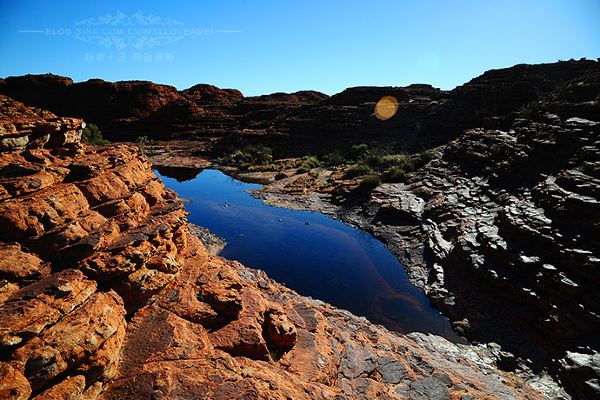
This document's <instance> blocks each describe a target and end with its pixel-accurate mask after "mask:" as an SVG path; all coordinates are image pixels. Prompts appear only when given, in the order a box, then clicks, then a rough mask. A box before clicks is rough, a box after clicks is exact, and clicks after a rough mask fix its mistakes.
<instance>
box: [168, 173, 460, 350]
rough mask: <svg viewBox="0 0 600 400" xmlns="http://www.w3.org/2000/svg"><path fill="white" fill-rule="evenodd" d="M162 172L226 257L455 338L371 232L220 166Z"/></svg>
mask: <svg viewBox="0 0 600 400" xmlns="http://www.w3.org/2000/svg"><path fill="white" fill-rule="evenodd" d="M163 173H168V172H167V171H165V170H163ZM159 176H160V177H161V178H162V180H163V182H164V183H165V185H166V186H167V187H169V188H171V189H173V190H175V191H176V192H177V193H179V196H180V197H182V198H184V199H188V200H191V202H190V203H187V204H186V208H187V210H188V211H189V212H190V213H191V215H190V216H189V219H190V221H191V222H193V223H194V224H197V225H200V226H204V227H207V228H208V229H210V230H211V231H213V232H214V233H216V234H217V235H219V236H221V237H223V238H224V239H226V240H227V245H226V246H225V248H224V249H223V251H222V252H221V254H220V255H221V256H223V257H225V258H229V259H235V260H238V261H240V262H241V263H243V264H244V265H246V266H248V267H252V268H257V269H262V270H264V271H265V272H266V273H267V274H268V275H269V276H270V277H271V278H273V279H275V280H277V281H279V282H281V283H284V284H285V285H286V286H288V287H289V288H291V289H294V290H296V291H297V292H299V293H300V294H302V295H305V296H311V297H313V298H317V299H319V300H323V301H325V302H327V303H330V304H332V305H334V306H336V307H339V308H343V309H346V310H349V311H351V312H352V313H354V314H356V315H360V316H364V317H366V318H368V319H369V320H370V321H372V322H375V323H378V324H382V325H384V326H386V327H388V328H389V329H393V330H397V331H400V332H413V331H419V332H427V333H434V334H438V335H441V336H444V337H446V338H448V339H451V340H453V341H455V340H457V336H456V334H455V333H454V332H453V331H452V329H451V327H450V324H449V322H448V320H447V319H446V318H445V317H444V316H443V315H441V314H440V312H439V311H437V310H435V309H434V308H432V307H431V306H430V304H429V301H428V299H427V298H426V297H425V294H424V293H423V291H422V290H421V289H419V288H417V287H416V286H414V285H412V284H411V283H410V282H409V280H408V277H407V275H406V273H405V272H404V269H403V268H402V265H401V264H400V262H399V261H398V260H397V259H396V257H394V255H392V254H391V253H390V252H389V251H388V250H387V249H386V248H385V246H384V245H383V243H381V242H380V241H379V240H377V239H375V238H374V237H373V236H372V235H371V234H369V233H367V232H364V231H361V230H359V229H356V228H354V227H351V226H349V225H346V224H344V223H342V222H340V221H337V220H335V219H333V218H330V217H328V216H326V215H324V214H320V213H316V212H311V211H295V210H288V209H284V208H278V207H272V206H267V205H265V204H263V203H262V202H261V200H259V199H256V198H254V197H252V196H251V195H250V194H249V193H248V192H247V191H248V190H252V189H256V188H258V187H260V185H258V184H252V183H244V182H241V181H238V180H236V179H233V178H231V177H229V176H227V175H225V174H223V173H222V172H220V171H217V170H204V171H202V172H201V173H200V174H198V175H197V176H196V177H195V178H193V179H189V180H186V181H181V182H180V181H177V180H176V179H173V178H169V177H167V176H164V175H160V174H159ZM179 178H180V180H181V177H179ZM186 178H189V176H188V177H186Z"/></svg>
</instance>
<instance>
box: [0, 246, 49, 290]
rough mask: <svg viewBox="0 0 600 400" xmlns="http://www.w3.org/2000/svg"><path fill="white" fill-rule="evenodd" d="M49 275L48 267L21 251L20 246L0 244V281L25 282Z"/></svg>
mask: <svg viewBox="0 0 600 400" xmlns="http://www.w3.org/2000/svg"><path fill="white" fill-rule="evenodd" d="M49 274H50V265H48V264H46V263H44V262H42V260H40V259H39V258H38V257H36V256H34V255H33V254H30V253H26V252H24V251H22V250H21V245H19V244H18V243H17V244H3V243H0V279H2V278H4V279H8V280H11V281H13V282H15V281H17V282H27V281H32V280H38V279H41V278H44V277H46V276H48V275H49Z"/></svg>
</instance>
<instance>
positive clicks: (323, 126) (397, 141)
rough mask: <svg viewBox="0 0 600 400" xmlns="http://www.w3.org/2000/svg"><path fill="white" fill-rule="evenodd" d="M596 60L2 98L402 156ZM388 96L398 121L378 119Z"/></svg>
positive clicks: (3, 89)
mask: <svg viewBox="0 0 600 400" xmlns="http://www.w3.org/2000/svg"><path fill="white" fill-rule="evenodd" d="M599 64H600V63H598V62H597V61H589V60H580V61H564V62H557V63H552V64H540V65H524V64H523V65H517V66H514V67H510V68H504V69H498V70H491V71H488V72H486V73H484V74H483V75H481V76H479V77H477V78H474V79H473V80H471V81H469V82H467V83H465V84H464V85H462V86H459V87H457V88H456V89H454V90H450V91H444V90H440V89H436V88H434V87H432V86H430V85H424V84H417V85H410V86H407V87H355V88H349V89H346V90H344V91H343V92H341V93H338V94H336V95H333V96H331V97H329V96H327V95H324V94H322V93H319V92H314V91H301V92H297V93H292V94H286V93H274V94H271V95H265V96H255V97H244V96H243V95H242V93H240V92H239V91H237V90H233V89H220V88H217V87H215V86H211V85H195V86H193V87H191V88H189V89H186V90H181V91H178V90H177V89H176V88H174V87H172V86H167V85H159V84H155V83H152V82H143V81H123V82H114V83H112V82H106V81H103V80H100V79H91V80H88V81H86V82H79V83H74V82H73V81H72V80H71V79H70V78H66V77H61V76H56V75H51V74H46V75H25V76H20V77H8V78H5V79H0V93H3V94H5V95H7V96H10V97H12V98H14V99H16V100H19V101H22V102H24V103H25V104H27V105H31V106H35V107H41V108H44V109H48V110H50V111H53V112H55V113H57V114H59V115H65V116H72V117H78V118H84V119H85V120H86V121H87V122H92V123H95V124H97V125H99V126H100V128H101V130H102V131H103V132H104V133H105V136H107V137H108V138H109V139H115V140H123V139H128V140H135V139H136V138H137V137H138V136H148V137H150V138H153V139H156V140H161V139H162V140H167V139H197V140H206V139H209V138H214V139H216V141H217V142H218V145H219V144H220V145H221V147H219V146H218V145H217V148H216V151H219V150H220V149H222V147H223V146H225V147H227V146H230V145H232V144H239V142H240V141H245V142H249V143H255V142H260V143H263V144H268V145H270V146H271V147H274V148H275V150H276V153H277V154H278V155H282V156H283V155H294V154H296V155H297V154H305V153H307V152H311V153H313V154H314V153H317V154H321V153H326V152H328V151H331V150H334V149H338V148H339V147H340V146H348V147H349V146H350V145H351V144H353V143H363V142H373V143H379V144H385V145H386V146H390V147H395V148H396V149H403V150H409V151H413V150H420V149H422V148H423V147H432V146H438V145H442V144H445V143H447V142H448V141H449V140H452V139H455V138H457V137H458V136H459V135H460V134H461V133H462V132H463V131H464V130H465V129H468V128H477V127H485V128H493V129H496V128H498V129H506V128H508V127H510V124H511V122H512V118H513V117H514V113H515V112H517V111H519V110H520V109H521V108H522V107H523V106H525V105H527V104H529V103H531V102H534V101H537V100H538V99H540V98H542V97H543V96H544V95H546V94H548V93H551V92H552V91H554V90H556V89H557V88H559V87H561V86H562V85H564V84H565V83H566V82H569V81H571V80H573V79H575V78H577V77H581V76H585V75H586V74H587V73H590V72H594V71H598V70H599V69H600V66H599ZM383 96H394V97H395V98H396V99H397V101H398V111H397V113H396V115H395V116H393V117H392V118H390V119H389V120H386V121H380V120H378V119H377V118H373V109H374V105H375V103H376V102H377V101H378V100H379V99H381V98H382V97H383Z"/></svg>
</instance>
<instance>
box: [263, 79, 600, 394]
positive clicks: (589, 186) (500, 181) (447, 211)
mask: <svg viewBox="0 0 600 400" xmlns="http://www.w3.org/2000/svg"><path fill="white" fill-rule="evenodd" d="M486 75H488V78H489V79H485V80H487V81H491V82H493V81H494V79H491V78H492V77H493V76H494V75H495V74H485V75H484V76H483V77H482V78H481V80H484V79H483V78H484V77H486ZM485 80H484V81H485ZM518 82H519V81H517V83H515V84H514V85H508V87H512V86H515V88H519V87H520V86H521V84H520V83H518ZM547 83H548V82H547ZM497 84H498V85H500V83H497ZM548 84H549V83H548ZM549 85H550V84H549ZM550 86H551V85H550ZM505 89H506V88H505ZM457 90H459V89H457ZM460 90H465V87H463V89H460ZM511 90H512V89H511ZM515 90H516V91H517V92H519V90H520V89H515ZM517 92H516V93H515V94H514V96H517V95H518V93H517ZM485 93H487V91H485V90H484V91H483V94H481V96H482V99H485V100H486V101H492V100H490V99H489V97H487V94H485ZM527 93H528V92H527V91H526V90H524V91H523V92H522V93H521V94H522V95H523V96H525V95H527ZM476 94H477V92H474V93H473V94H472V95H476ZM488 94H489V93H488ZM515 101H516V100H515ZM509 108H510V107H508V106H507V108H506V110H508V109H509ZM506 110H505V111H506ZM497 120H498V121H497V124H498V126H505V127H506V128H505V129H486V128H483V127H481V128H476V129H469V130H466V131H465V132H464V133H463V134H462V135H460V136H459V137H458V138H457V139H455V140H452V141H450V142H449V143H448V144H446V145H443V146H440V147H438V148H436V149H435V150H434V153H435V155H434V157H433V160H432V161H431V162H429V163H428V164H427V165H425V166H424V167H423V168H421V169H419V170H418V171H416V172H413V173H409V174H408V175H407V179H406V181H405V182H403V183H386V184H383V185H381V186H379V187H378V188H376V189H375V190H373V191H372V192H371V193H370V194H369V195H368V196H367V198H364V199H360V200H358V201H354V202H347V203H342V204H339V203H338V204H337V205H335V206H331V202H332V201H334V200H335V198H333V197H332V196H331V191H332V190H333V191H335V187H334V188H333V189H332V187H331V184H330V183H328V182H323V183H322V187H320V188H319V187H316V188H315V187H314V185H315V183H314V182H315V181H316V180H315V179H314V178H310V177H308V176H306V175H296V176H293V177H290V178H286V179H283V180H281V181H278V182H275V183H274V184H272V185H269V186H266V187H264V188H263V189H262V190H261V192H262V195H263V196H264V197H266V198H267V199H269V201H271V202H274V203H279V204H282V203H283V204H288V205H289V204H293V203H296V204H299V205H300V206H301V207H308V208H313V209H314V208H316V209H319V208H322V205H323V204H329V205H328V206H326V207H325V208H326V209H327V210H328V211H329V212H330V213H332V214H335V215H337V216H338V217H339V218H341V219H344V220H346V221H348V222H351V223H353V224H356V225H358V226H361V227H362V228H364V229H367V230H370V231H372V232H374V233H375V234H376V235H377V236H379V237H381V238H382V239H383V240H384V241H385V242H386V243H387V245H388V248H390V249H392V250H393V251H394V253H395V254H396V255H397V256H398V257H399V258H400V259H401V260H402V261H403V264H404V265H405V266H406V267H407V272H408V273H409V275H410V276H411V278H412V280H413V281H414V282H415V283H417V284H418V285H419V286H421V287H423V288H425V290H426V292H427V294H428V296H429V297H430V299H432V301H433V302H434V304H436V305H437V306H438V307H440V308H441V309H442V310H444V311H445V313H446V314H447V315H449V316H450V317H451V319H452V320H453V321H454V327H455V328H456V330H458V331H460V332H463V333H464V334H465V335H467V337H470V338H472V339H477V340H481V341H484V342H496V343H499V344H501V345H502V348H503V349H505V350H508V351H511V352H514V353H515V354H517V355H520V356H521V357H522V358H523V359H528V360H529V364H530V366H531V367H532V368H534V369H542V368H547V367H549V368H550V369H551V370H552V371H553V373H554V374H556V375H557V376H559V377H560V379H561V380H562V381H563V383H564V385H566V386H567V387H568V388H569V390H570V392H571V393H573V394H574V395H575V396H577V398H582V399H588V398H597V397H598V396H600V385H599V382H600V364H598V360H600V355H599V353H598V351H599V349H600V342H599V341H598V340H599V337H598V332H600V295H599V292H598V290H597V288H598V284H599V283H600V280H599V279H600V275H599V274H598V267H599V266H600V252H599V250H600V242H599V239H598V238H600V173H599V172H600V72H599V71H596V72H591V71H588V72H587V73H585V74H583V75H581V76H579V77H578V78H576V79H573V80H570V81H567V82H565V83H564V84H562V85H560V86H559V87H558V88H556V89H554V90H552V91H550V92H549V93H548V94H546V95H544V96H542V97H541V98H539V99H538V100H536V101H534V102H532V103H529V105H528V106H527V107H526V108H524V109H522V110H521V111H520V112H518V113H509V114H508V115H504V116H502V117H498V118H497ZM307 182H308V183H307ZM311 185H312V187H311ZM317 186H318V185H317ZM315 191H317V192H318V191H321V192H322V194H321V195H320V196H318V198H317V199H315V195H314V193H315ZM303 193H304V194H306V193H312V194H309V195H303ZM303 197H304V198H303ZM319 200H320V201H319ZM357 203H358V205H357ZM505 366H506V367H507V368H515V367H516V362H515V361H514V360H505Z"/></svg>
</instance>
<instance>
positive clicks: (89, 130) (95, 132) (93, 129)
mask: <svg viewBox="0 0 600 400" xmlns="http://www.w3.org/2000/svg"><path fill="white" fill-rule="evenodd" d="M81 141H82V142H83V143H87V144H91V145H93V146H102V145H105V144H109V143H110V142H109V141H108V140H106V139H104V138H103V137H102V132H100V129H99V128H98V126H96V125H94V124H86V126H85V128H83V131H82V132H81Z"/></svg>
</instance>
